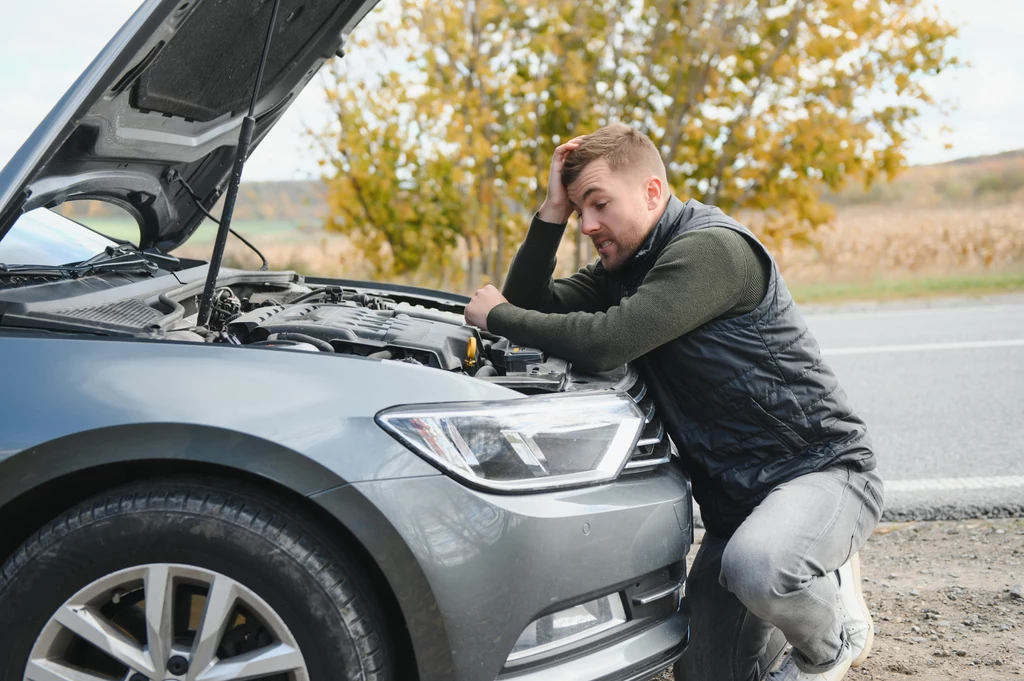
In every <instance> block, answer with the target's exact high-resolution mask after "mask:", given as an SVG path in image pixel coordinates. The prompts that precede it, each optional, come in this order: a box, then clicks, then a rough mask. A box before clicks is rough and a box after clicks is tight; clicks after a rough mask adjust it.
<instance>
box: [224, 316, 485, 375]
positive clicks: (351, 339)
mask: <svg viewBox="0 0 1024 681" xmlns="http://www.w3.org/2000/svg"><path fill="white" fill-rule="evenodd" d="M229 330H230V331H231V332H232V333H233V334H235V335H236V336H237V337H239V338H240V339H241V340H242V342H255V341H261V340H266V339H268V338H269V337H270V336H272V335H273V334H279V333H301V334H305V335H307V336H312V337H313V338H318V339H320V340H323V341H326V342H328V343H330V344H331V345H332V346H334V347H335V348H336V349H337V350H339V351H341V352H352V353H356V354H361V355H367V354H370V353H372V352H376V351H379V350H385V349H386V350H396V349H397V350H406V351H410V352H409V353H408V354H409V356H411V357H413V358H416V359H421V361H422V358H423V357H424V355H425V358H426V359H427V360H428V361H427V362H426V363H427V364H429V365H430V366H434V367H437V368H440V369H445V370H449V371H453V370H456V369H461V368H462V367H463V361H464V360H465V359H466V356H467V351H468V350H469V346H470V338H474V337H476V331H475V330H474V329H473V328H472V327H469V326H459V325H456V324H449V323H445V322H441V321H436V320H429V319H420V318H416V317H412V316H410V315H408V314H405V313H402V312H401V311H395V310H370V309H367V308H364V307H359V306H355V305H351V304H347V305H346V304H328V303H309V304H301V303H300V304H297V305H291V306H287V307H285V306H273V307H262V308H257V309H255V310H253V311H251V312H248V313H246V314H243V315H241V316H239V317H237V318H235V319H234V320H233V321H232V322H231V324H230V325H229ZM477 341H478V342H477V343H474V344H473V345H474V346H475V347H478V348H479V339H477ZM472 359H474V360H475V359H476V357H473V358H472Z"/></svg>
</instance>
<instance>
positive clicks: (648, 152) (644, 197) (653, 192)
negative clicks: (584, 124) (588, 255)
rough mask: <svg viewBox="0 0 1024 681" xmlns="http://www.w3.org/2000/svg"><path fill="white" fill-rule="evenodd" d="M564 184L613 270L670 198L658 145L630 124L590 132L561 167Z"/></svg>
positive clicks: (583, 228)
mask: <svg viewBox="0 0 1024 681" xmlns="http://www.w3.org/2000/svg"><path fill="white" fill-rule="evenodd" d="M562 184H564V185H565V188H566V192H567V193H568V195H569V201H570V202H571V203H572V206H573V208H574V209H575V210H576V212H577V213H578V214H579V216H580V230H581V231H582V232H583V234H584V235H585V236H588V237H590V239H591V240H592V241H593V242H594V246H595V247H597V252H598V254H599V255H600V256H601V262H602V263H603V264H604V266H605V267H606V268H608V269H609V270H615V269H618V268H619V267H622V265H623V264H625V263H626V261H627V260H629V258H630V257H632V256H633V254H634V253H636V251H637V249H638V248H640V245H641V244H642V243H643V242H644V239H646V238H647V235H648V234H649V233H650V231H651V229H652V228H653V227H654V225H656V224H657V222H658V219H659V218H660V217H661V215H662V213H664V212H665V205H666V204H667V203H668V199H669V193H668V182H667V179H666V174H665V164H664V162H663V161H662V160H661V155H660V154H659V153H658V149H657V147H655V146H654V143H653V142H651V140H650V139H649V138H648V137H647V135H645V134H643V133H642V132H640V131H638V130H635V129H633V128H631V127H629V126H628V125H623V124H621V123H620V124H616V125H609V126H606V127H603V128H601V129H600V130H597V131H596V132H593V133H590V134H588V135H587V136H586V137H584V138H583V140H582V141H581V142H580V146H579V148H577V149H576V150H575V151H573V152H572V153H570V154H569V156H568V157H567V158H566V160H565V165H564V166H563V167H562Z"/></svg>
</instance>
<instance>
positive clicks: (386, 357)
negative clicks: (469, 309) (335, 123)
mask: <svg viewBox="0 0 1024 681" xmlns="http://www.w3.org/2000/svg"><path fill="white" fill-rule="evenodd" d="M372 5H373V0H369V1H366V0H352V1H351V2H337V1H334V0H330V1H328V0H313V1H311V0H263V1H262V2H257V1H256V0H252V1H242V0H173V1H172V0H147V2H145V3H144V4H143V5H142V6H141V7H140V8H139V9H138V11H137V12H136V13H135V14H134V15H133V16H132V17H131V19H130V20H129V21H128V22H127V23H126V24H125V26H124V27H123V28H122V29H121V30H120V32H119V33H118V34H117V35H116V36H115V37H114V38H113V40H111V42H110V43H109V44H108V45H107V46H106V48H105V49H104V50H103V51H102V52H101V53H100V54H99V56H98V57H97V58H96V59H95V61H94V62H93V63H92V64H91V65H90V66H89V67H88V69H87V70H86V71H85V73H83V74H82V76H81V77H80V78H79V79H78V81H77V82H76V83H75V84H74V85H73V86H72V88H71V89H70V90H69V91H68V93H67V94H66V95H65V96H64V97H63V99H61V101H60V102H59V103H58V104H57V106H56V107H55V108H54V109H53V111H52V112H51V113H50V114H49V115H48V116H47V117H46V119H45V120H43V122H42V123H41V124H40V125H39V127H38V129H37V130H36V131H35V132H34V133H33V134H32V136H31V137H30V138H29V139H28V140H27V142H26V143H25V144H24V146H23V147H22V148H21V150H20V151H19V152H18V153H17V154H16V156H15V157H14V158H13V159H12V160H11V162H10V163H9V164H8V165H7V167H6V168H4V169H3V171H2V172H0V376H2V388H0V390H2V393H0V395H2V397H0V402H2V404H0V562H2V567H0V678H2V679H4V680H5V681H7V680H12V681H13V680H24V681H111V680H117V681H170V680H172V679H173V680H175V681H185V680H188V681H215V680H216V681H227V680H229V679H264V680H266V681H285V680H287V681H337V680H356V679H361V680H366V681H369V680H374V681H383V680H387V679H393V680H401V681H409V680H415V679H419V680H420V681H440V680H442V679H444V680H451V679H455V680H459V681H493V680H495V679H503V680H504V679H508V680H512V679H515V680H516V681H534V680H539V679H546V680H548V679H550V680H559V681H575V680H578V681H592V680H596V679H602V680H606V681H612V680H615V681H627V680H632V679H646V678H649V677H651V676H652V675H654V674H656V673H657V672H658V671H659V670H661V669H663V668H665V667H666V666H668V665H670V664H671V663H672V662H673V661H674V660H675V659H676V658H678V656H679V655H680V654H681V652H682V650H683V648H684V646H685V645H686V642H687V638H688V614H687V610H686V604H685V602H684V601H683V599H682V597H681V594H682V588H683V584H684V581H685V560H684V558H685V556H686V554H687V552H688V550H689V547H690V544H691V542H692V518H691V498H690V492H689V484H688V481H687V477H686V474H685V472H684V471H683V470H682V468H681V466H680V464H679V461H678V457H676V456H674V452H673V450H672V444H671V442H669V440H668V438H667V436H666V435H665V433H664V430H663V428H662V426H661V424H660V423H659V420H658V415H657V414H656V412H655V408H654V405H653V404H652V402H651V400H650V398H649V397H648V396H647V394H646V391H645V388H644V385H643V382H642V381H641V380H640V379H639V378H638V376H637V374H636V373H635V372H634V371H633V370H632V369H631V368H629V367H621V368H619V369H617V370H615V371H611V372H607V373H604V374H599V375H592V374H584V373H581V372H579V371H577V370H574V369H573V368H572V367H571V366H570V365H569V364H568V363H566V362H565V361H563V360H561V359H559V358H557V357H552V356H549V355H547V354H545V353H543V352H541V351H540V350H537V349H534V348H529V347H522V346H517V345H515V344H512V343H510V342H509V341H508V340H507V339H504V338H501V337H498V336H494V335H492V334H488V333H486V332H481V331H480V330H479V329H476V328H473V327H470V326H467V325H466V324H465V321H464V319H463V317H462V314H461V313H462V309H463V307H464V305H465V304H466V302H467V299H466V298H464V297H461V296H458V295H454V294H451V293H445V292H442V291H432V290H425V289H417V288H410V287H403V286H395V285H388V284H383V283H374V282H358V281H348V280H330V279H318V278H311V277H303V276H301V275H299V274H297V273H295V272H286V271H272V270H268V271H242V270H236V269H228V268H221V267H220V257H221V255H222V250H221V251H220V252H218V249H221V248H222V246H223V238H226V236H227V232H228V229H227V227H228V223H229V222H230V214H229V213H227V214H226V218H225V220H224V224H222V225H221V231H220V233H219V235H218V246H217V247H215V250H214V255H213V256H212V257H211V262H210V263H206V262H199V261H195V260H188V259H183V258H177V257H175V256H174V255H173V251H174V249H175V248H176V247H177V246H179V245H181V244H182V243H184V242H185V241H186V240H187V239H188V238H189V236H190V235H191V234H192V233H193V232H194V231H195V230H196V228H197V227H198V226H199V224H200V222H202V221H203V220H204V219H205V215H206V214H207V213H208V211H209V210H210V208H211V207H212V206H213V205H214V203H216V202H217V201H218V199H220V198H221V197H222V195H224V194H225V193H227V194H228V195H229V199H232V200H233V192H234V191H236V190H237V181H238V177H239V176H240V171H241V167H242V165H241V164H242V163H243V162H244V160H245V157H246V155H247V153H248V151H249V150H250V149H251V148H252V146H255V145H256V144H258V143H259V141H260V140H261V139H262V138H263V137H264V136H265V135H266V133H267V131H268V130H270V128H271V127H272V126H273V125H274V123H275V121H276V120H277V119H278V118H280V116H281V115H282V113H283V112H284V110H285V109H286V108H287V107H288V105H289V104H290V103H291V102H293V101H294V100H295V96H296V95H297V93H298V92H299V91H300V90H301V89H302V87H303V86H304V85H305V84H306V83H307V82H308V81H309V80H310V78H311V77H312V75H313V74H314V73H315V72H316V71H317V69H318V68H319V67H320V66H321V65H322V64H323V63H324V62H325V61H326V60H327V59H328V58H329V57H330V56H331V55H334V54H335V53H339V52H340V50H341V48H342V45H343V42H344V38H345V37H346V36H348V35H349V33H350V32H351V30H352V28H353V27H354V26H355V24H356V23H357V22H358V21H360V19H361V18H362V17H363V16H365V15H366V13H367V12H368V11H369V10H370V8H371V7H372ZM271 26H273V29H272V30H268V29H269V27H271ZM271 37H272V40H271V39H270V38H271ZM258 74H259V75H258ZM247 109H248V113H246V111H247ZM250 143H251V144H250ZM233 170H234V172H233ZM79 199H91V200H102V201H108V202H110V203H112V204H115V205H117V206H120V207H121V208H123V209H125V210H126V211H128V212H129V213H130V214H131V215H132V216H133V217H134V218H135V219H136V221H137V222H138V225H139V238H138V241H137V243H136V242H132V243H128V242H122V241H114V240H111V239H108V238H107V237H105V236H102V235H100V234H98V233H96V232H94V231H92V230H90V229H87V228H86V227H84V226H82V225H80V224H77V223H76V222H73V221H71V220H69V219H67V218H65V217H62V216H61V215H58V214H57V213H55V212H54V211H52V210H51V209H52V208H54V207H56V206H58V205H60V204H62V203H64V202H67V201H74V200H79Z"/></svg>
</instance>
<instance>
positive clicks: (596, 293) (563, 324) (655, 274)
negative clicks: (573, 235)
mask: <svg viewBox="0 0 1024 681" xmlns="http://www.w3.org/2000/svg"><path fill="white" fill-rule="evenodd" d="M564 231H565V225H558V224H552V223H547V222H544V221H542V220H540V219H539V218H537V217H536V216H535V217H534V219H533V222H532V223H531V225H530V230H529V232H528V233H527V236H526V239H525V241H523V244H522V246H520V248H519V252H518V253H517V254H516V256H515V258H514V259H513V261H512V266H511V268H510V269H509V273H508V277H507V279H506V281H505V286H504V288H503V290H502V293H503V294H504V295H505V297H506V298H507V299H508V301H509V302H508V303H502V304H500V305H497V306H496V307H494V309H492V310H491V312H490V314H488V316H487V328H488V329H489V330H490V331H491V332H492V333H496V334H499V335H502V336H505V337H507V338H509V339H510V340H512V341H513V342H515V343H519V344H520V345H529V346H532V347H537V348H541V349H542V350H544V351H546V352H549V353H551V354H552V355H555V356H557V357H562V358H563V359H567V360H569V361H570V362H572V363H573V364H574V365H576V366H577V367H579V368H580V369H583V370H587V371H606V370H609V369H613V368H615V367H617V366H619V365H621V364H624V363H626V362H630V361H632V360H634V359H636V358H637V357H640V356H641V355H644V354H646V353H648V352H650V351H651V350H653V349H655V348H657V347H658V346H660V345H662V344H664V343H667V342H668V341H670V340H673V339H675V338H678V337H679V336H682V335H683V334H686V333H688V332H690V331H692V330H694V329H696V328H698V327H700V326H702V325H704V324H706V323H708V322H709V321H711V320H713V319H717V318H719V317H731V316H735V315H740V314H745V313H747V312H750V311H751V310H753V309H754V308H755V307H757V305H758V303H760V302H761V300H762V299H763V298H764V296H765V293H766V291H767V286H768V279H769V272H770V263H769V261H768V260H767V258H766V257H764V256H763V254H761V252H760V251H759V250H755V248H754V246H753V245H752V244H751V243H749V242H748V241H747V239H746V238H745V237H744V236H742V235H741V234H739V233H738V232H735V231H733V230H731V229H728V228H725V227H709V228H706V229H701V230H695V231H691V232H687V233H685V234H683V235H681V236H679V237H676V238H675V239H673V240H672V241H670V242H669V243H668V245H666V246H665V248H664V250H662V252H661V253H660V254H659V255H658V256H657V260H656V261H655V263H654V266H653V267H652V268H651V270H650V272H648V274H647V276H646V278H645V279H644V281H643V284H641V285H640V287H639V289H638V290H637V291H636V293H634V294H633V295H632V296H629V297H627V298H623V299H622V300H621V302H619V303H618V304H617V305H616V304H615V300H616V299H617V295H616V292H617V291H618V290H619V289H620V283H619V281H618V280H617V279H616V278H615V276H614V273H609V272H607V271H605V270H604V269H603V268H598V267H596V266H597V261H595V262H594V263H592V264H590V265H588V266H587V267H585V268H583V269H581V270H580V271H578V272H577V273H576V274H573V275H572V276H571V277H567V278H564V279H553V278H552V273H553V272H554V269H555V253H556V251H557V249H558V244H559V242H560V241H561V238H562V233H563V232H564Z"/></svg>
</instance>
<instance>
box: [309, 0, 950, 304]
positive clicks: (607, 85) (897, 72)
mask: <svg viewBox="0 0 1024 681" xmlns="http://www.w3.org/2000/svg"><path fill="white" fill-rule="evenodd" d="M955 35H956V30H955V28H954V27H953V26H951V25H950V24H949V23H947V22H946V21H944V20H943V19H942V18H941V17H940V16H939V15H938V14H937V10H936V9H934V8H933V7H932V6H931V5H929V4H928V3H927V2H925V0H640V1H638V2H631V3H621V2H614V1H611V0H556V1H555V2H551V3H535V2H528V1H527V0H439V1H428V0H394V1H393V2H391V1H389V0H385V1H384V3H383V5H382V6H381V7H379V8H378V9H377V10H375V13H374V15H372V16H371V17H370V18H368V20H367V21H365V22H364V23H363V24H362V25H361V26H360V27H359V28H358V29H357V31H356V33H355V35H354V36H353V40H352V41H351V44H350V46H349V53H348V55H347V56H346V57H345V58H344V60H343V61H340V62H336V63H335V64H334V65H333V66H332V69H331V70H330V73H329V76H328V83H327V94H328V99H329V100H330V101H331V104H332V107H333V113H334V116H333V121H332V123H333V124H332V126H330V128H329V129H328V130H325V131H317V132H316V133H314V134H315V137H316V138H317V139H318V141H319V143H320V146H321V148H322V149H323V151H324V154H323V159H322V165H323V168H324V180H325V181H326V182H327V187H328V195H329V199H330V204H331V208H332V217H331V218H330V224H329V227H330V228H331V229H335V230H339V231H342V232H344V233H346V234H348V235H350V237H351V238H352V239H353V242H354V243H355V244H356V245H357V246H358V247H359V248H360V249H361V250H362V251H363V253H364V254H365V255H366V258H367V262H368V263H369V264H370V265H371V266H372V267H373V269H374V274H376V275H378V276H383V277H393V276H403V275H408V274H410V273H412V272H417V273H418V274H419V277H420V279H421V280H424V279H426V280H429V281H435V282H442V283H444V284H445V285H447V286H451V287H456V288H462V289H464V290H470V289H472V288H474V287H476V286H478V285H479V284H480V283H482V282H485V281H492V282H495V283H498V284H500V283H501V278H502V276H503V274H504V271H505V269H506V268H507V265H508V258H509V255H510V253H512V252H514V249H515V247H516V245H517V244H518V241H519V239H520V238H521V237H522V235H523V233H524V231H525V228H526V225H527V222H528V219H529V215H530V214H531V213H532V212H533V211H534V210H535V209H536V208H537V206H538V205H539V203H540V201H541V200H542V199H543V193H544V187H545V184H546V175H547V168H548V163H549V158H550V154H551V152H552V150H553V148H554V146H555V145H556V144H557V142H558V141H559V140H564V139H566V138H568V137H571V136H574V135H576V134H581V133H584V132H586V131H588V130H592V129H594V128H596V127H598V126H600V125H604V124H607V123H611V122H616V121H623V122H626V123H629V124H631V125H634V126H637V127H638V128H640V129H642V130H643V131H644V132H646V133H647V134H648V135H649V136H650V137H651V138H652V139H653V140H654V142H655V143H656V144H657V145H658V146H659V148H660V149H661V151H662V154H663V156H664V157H665V159H666V161H667V162H668V170H669V182H670V184H671V185H672V187H673V189H674V190H675V191H676V193H677V194H679V195H681V196H683V197H688V196H693V197H695V198H698V199H700V200H702V201H706V202H709V203H714V204H716V205H719V206H721V207H722V208H723V209H724V210H727V211H734V210H737V209H747V210H751V211H757V212H758V214H760V215H763V216H764V217H765V220H764V221H763V224H762V225H761V227H760V228H761V230H762V233H763V234H764V235H765V236H767V237H769V238H780V237H785V238H801V237H806V236H807V235H809V234H811V233H812V232H813V229H814V228H815V227H817V226H818V225H821V224H823V223H825V222H827V221H828V220H829V219H830V218H831V217H832V214H831V211H830V208H829V206H828V205H827V204H825V203H824V202H823V201H822V200H821V198H820V195H821V191H822V189H823V188H826V187H827V188H830V189H833V190H837V189H839V188H841V186H842V185H843V184H844V183H845V182H846V181H847V180H848V179H849V178H857V179H858V181H863V182H866V183H868V184H870V183H871V182H873V181H875V179H877V178H879V177H881V176H892V175H893V174H895V173H897V172H898V171H899V170H900V169H901V168H902V167H904V166H905V164H906V160H905V151H906V146H907V141H908V138H909V137H911V136H912V135H913V132H914V127H913V126H914V120H915V118H916V117H917V116H918V115H919V114H920V111H921V108H922V107H927V106H931V105H933V104H934V102H933V100H932V98H931V97H930V95H929V93H928V92H927V90H926V88H925V87H924V85H923V81H924V78H925V77H926V76H929V75H934V74H937V73H939V72H940V71H942V70H944V69H946V68H949V67H951V66H953V65H955V63H956V60H955V59H954V58H952V57H950V56H949V54H948V46H949V42H950V40H951V39H952V38H953V37H954V36H955ZM577 244H578V246H579V247H578V248H577V249H576V253H577V260H579V258H580V256H581V254H582V253H583V250H584V249H583V248H582V246H581V245H579V243H578V241H577Z"/></svg>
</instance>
